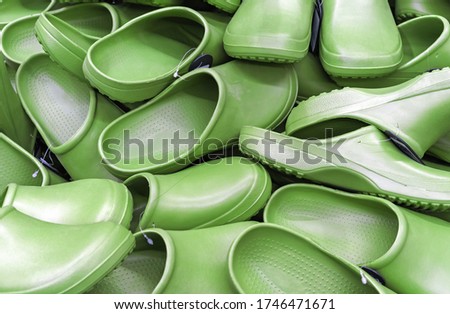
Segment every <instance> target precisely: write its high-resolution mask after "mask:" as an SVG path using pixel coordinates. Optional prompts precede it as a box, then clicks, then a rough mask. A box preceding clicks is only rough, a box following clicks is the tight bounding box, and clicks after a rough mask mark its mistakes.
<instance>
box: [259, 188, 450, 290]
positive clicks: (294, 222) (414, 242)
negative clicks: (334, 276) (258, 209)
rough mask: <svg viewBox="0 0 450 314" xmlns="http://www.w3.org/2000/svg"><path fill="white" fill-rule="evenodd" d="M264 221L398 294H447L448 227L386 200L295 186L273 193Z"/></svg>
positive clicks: (449, 276)
mask: <svg viewBox="0 0 450 314" xmlns="http://www.w3.org/2000/svg"><path fill="white" fill-rule="evenodd" d="M264 218H265V221H267V222H271V223H275V224H279V225H282V226H285V227H287V228H290V229H292V230H293V231H296V232H298V233H300V234H302V235H303V236H305V237H308V238H310V239H311V240H312V241H314V242H315V243H317V244H318V245H320V246H322V247H323V248H325V249H326V250H328V251H329V252H331V253H332V254H334V255H336V256H339V257H342V258H344V259H346V260H348V261H350V262H351V263H354V264H357V265H360V266H364V267H366V268H367V269H371V270H374V271H375V272H376V273H377V274H378V275H379V276H381V278H383V279H384V281H385V282H386V286H387V287H388V288H390V289H392V290H394V291H396V292H398V293H449V291H450V269H449V267H448V262H447V261H448V259H449V258H450V254H449V253H448V250H447V249H446V247H447V243H446V241H443V239H446V238H447V237H448V234H449V233H450V224H449V223H447V222H445V221H443V220H440V219H437V218H434V217H429V216H426V215H423V214H420V213H416V212H413V211H409V210H407V209H404V208H401V207H398V206H396V205H394V204H392V203H391V202H388V201H386V200H383V199H380V198H376V197H371V196H365V195H355V194H350V193H346V192H341V191H336V190H333V189H329V188H325V187H321V186H316V185H308V184H297V185H289V186H286V187H283V188H282V189H280V190H278V191H277V192H275V194H274V195H273V196H272V198H271V200H270V202H269V203H268V204H267V207H266V211H265V217H264Z"/></svg>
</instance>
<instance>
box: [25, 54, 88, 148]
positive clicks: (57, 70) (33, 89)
mask: <svg viewBox="0 0 450 314" xmlns="http://www.w3.org/2000/svg"><path fill="white" fill-rule="evenodd" d="M32 61H33V62H30V63H27V64H26V67H23V68H22V71H21V73H20V75H19V77H18V80H17V84H18V87H19V89H20V92H21V95H22V98H23V102H24V106H25V107H27V108H28V110H29V111H30V112H31V115H32V117H33V118H34V119H35V120H36V121H37V124H38V125H39V127H40V128H41V129H42V131H43V133H44V134H43V136H45V137H46V139H48V140H49V141H50V142H51V143H50V144H52V145H54V146H58V145H61V144H64V143H66V142H67V141H68V140H69V139H70V138H72V137H73V136H74V135H75V134H76V133H77V131H78V130H79V129H80V128H81V127H82V126H83V124H84V122H85V121H86V118H87V116H88V112H89V104H90V94H89V91H90V88H89V86H88V85H87V84H86V83H84V82H82V81H80V80H79V79H78V78H76V77H75V76H73V75H72V74H70V73H69V72H67V71H65V70H63V69H62V68H61V67H59V66H58V65H57V64H56V63H54V62H52V61H51V60H50V59H49V58H48V57H47V56H45V55H40V56H39V57H38V58H34V59H33V60H32Z"/></svg>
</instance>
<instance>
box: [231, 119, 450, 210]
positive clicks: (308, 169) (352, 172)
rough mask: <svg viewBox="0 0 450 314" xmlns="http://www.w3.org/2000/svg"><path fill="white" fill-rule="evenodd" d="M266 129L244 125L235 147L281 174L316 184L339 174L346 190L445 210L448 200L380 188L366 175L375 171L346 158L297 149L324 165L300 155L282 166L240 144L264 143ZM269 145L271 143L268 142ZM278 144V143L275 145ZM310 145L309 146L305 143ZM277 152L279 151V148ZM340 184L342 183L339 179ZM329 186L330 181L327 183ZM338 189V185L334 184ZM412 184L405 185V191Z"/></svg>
mask: <svg viewBox="0 0 450 314" xmlns="http://www.w3.org/2000/svg"><path fill="white" fill-rule="evenodd" d="M265 132H267V131H266V130H263V129H258V128H254V127H245V128H243V130H242V132H241V136H240V141H239V148H240V150H241V151H242V153H244V154H245V155H247V156H249V157H251V158H253V159H254V160H257V161H259V162H261V163H262V164H264V165H266V166H268V167H270V168H272V169H275V170H277V171H280V172H282V173H285V174H288V175H293V176H295V177H297V178H300V179H308V180H311V181H315V182H318V183H325V184H326V183H327V182H326V181H325V180H322V178H324V177H325V178H326V177H337V176H339V177H341V178H342V177H343V178H346V182H345V184H349V185H348V186H347V187H340V188H341V189H347V190H352V191H356V192H358V193H362V194H366V195H372V196H378V197H382V198H384V199H387V200H389V201H391V202H393V203H395V204H398V205H401V206H404V207H408V208H411V209H415V210H429V211H446V210H448V209H450V202H448V203H446V202H445V201H444V202H443V203H440V202H430V201H429V200H426V199H419V198H417V199H415V198H413V197H411V196H409V195H408V196H407V195H401V194H397V193H393V192H390V191H387V190H385V189H382V188H380V187H379V186H378V185H377V184H376V183H375V182H373V181H371V180H370V179H368V178H369V177H372V176H373V177H379V175H378V174H376V173H375V172H372V171H371V170H369V169H367V168H363V167H361V166H359V165H357V164H355V163H353V162H352V161H350V160H348V159H346V163H345V164H344V163H337V162H329V161H327V160H326V158H324V157H323V156H318V155H312V154H309V153H308V152H306V151H301V152H302V154H303V155H306V156H307V157H308V158H310V160H317V158H318V157H319V158H321V161H323V162H324V163H325V164H324V165H312V164H308V163H306V162H304V160H305V159H307V158H303V161H302V162H300V164H299V166H300V167H299V166H297V167H291V166H289V165H286V164H284V163H282V162H279V161H277V160H274V159H271V158H269V157H267V156H265V155H264V147H260V149H259V150H258V151H262V152H263V153H259V152H258V154H256V153H255V152H254V151H252V150H251V149H248V148H247V147H246V146H245V145H241V143H242V141H243V140H249V142H250V141H252V143H255V142H256V143H262V142H264V141H266V142H267V139H265V137H264V134H265ZM270 138H271V139H272V140H275V141H276V143H280V142H281V141H283V140H286V139H288V140H294V141H296V142H297V143H300V145H302V144H304V143H305V141H302V140H299V139H296V138H292V137H289V136H286V135H282V134H277V133H274V132H270ZM272 144H273V142H272ZM278 145H281V144H278ZM263 146H264V145H263ZM309 146H311V145H309ZM283 147H284V151H291V152H292V153H293V154H291V155H292V156H295V155H296V154H294V152H295V151H297V152H298V151H299V149H298V148H295V147H292V146H290V145H283ZM280 151H281V150H280ZM325 151H326V150H323V153H325ZM383 180H385V182H383V183H385V184H386V185H390V186H394V187H396V188H398V189H405V190H406V188H407V187H405V186H404V185H402V184H401V183H398V182H395V181H393V180H390V179H387V178H385V177H383ZM343 184H344V182H343ZM330 185H333V184H330ZM361 187H366V189H365V191H364V190H363V189H361ZM338 188H339V186H338ZM411 188H412V187H408V189H409V191H410V190H411Z"/></svg>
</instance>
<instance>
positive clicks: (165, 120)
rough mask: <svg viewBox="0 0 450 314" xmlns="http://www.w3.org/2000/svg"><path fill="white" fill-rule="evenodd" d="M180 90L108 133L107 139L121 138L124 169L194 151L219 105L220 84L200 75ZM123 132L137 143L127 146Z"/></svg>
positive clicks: (122, 121)
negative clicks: (196, 142)
mask: <svg viewBox="0 0 450 314" xmlns="http://www.w3.org/2000/svg"><path fill="white" fill-rule="evenodd" d="M178 87H179V88H176V89H174V90H172V91H171V92H170V93H168V94H166V96H165V97H164V98H162V99H160V101H158V102H156V103H154V104H152V105H150V106H148V107H146V108H145V110H142V111H139V112H137V113H136V114H130V115H129V116H128V118H127V119H123V120H120V121H118V122H117V123H116V124H114V126H113V127H111V129H109V130H108V131H107V132H106V134H105V138H117V139H121V144H120V145H119V146H118V151H120V153H121V154H122V156H124V158H123V159H122V160H121V162H122V163H123V166H124V167H130V168H133V167H134V166H137V167H139V166H140V165H142V159H143V160H144V162H149V163H153V164H156V163H158V162H159V163H161V161H168V160H171V159H172V158H174V157H177V156H179V155H182V154H183V153H184V152H186V151H188V150H189V149H192V146H193V144H195V140H196V139H198V138H199V137H200V135H201V134H202V133H203V131H204V130H205V128H206V126H207V125H208V123H209V122H210V120H211V118H212V116H213V113H214V111H215V109H216V106H217V101H218V97H219V96H218V95H219V91H218V86H217V82H216V81H215V80H214V79H213V78H212V77H210V76H209V75H199V76H196V77H192V78H190V80H189V81H188V82H186V83H184V84H179V85H178ZM124 132H129V133H128V134H129V137H130V138H131V139H133V141H134V143H131V141H129V142H128V143H125V141H124V140H123V139H124ZM190 134H191V135H190ZM177 137H178V138H179V139H181V140H182V141H183V142H182V141H181V140H179V141H177V142H178V145H175V143H172V140H175V141H176V139H177ZM136 140H139V141H136ZM135 142H140V143H143V144H141V145H139V144H136V143H135ZM140 146H141V147H140ZM140 159H141V161H140Z"/></svg>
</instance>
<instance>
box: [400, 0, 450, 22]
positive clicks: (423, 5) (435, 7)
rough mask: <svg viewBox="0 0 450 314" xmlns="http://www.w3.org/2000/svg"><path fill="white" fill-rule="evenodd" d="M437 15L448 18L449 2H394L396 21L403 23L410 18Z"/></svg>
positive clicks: (449, 12) (440, 0)
mask: <svg viewBox="0 0 450 314" xmlns="http://www.w3.org/2000/svg"><path fill="white" fill-rule="evenodd" d="M431 14H437V15H442V16H443V17H445V18H446V19H449V18H450V2H448V1H447V0H433V1H430V0H396V1H395V15H396V18H397V20H399V21H404V20H409V19H411V18H414V17H417V16H422V15H431Z"/></svg>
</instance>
